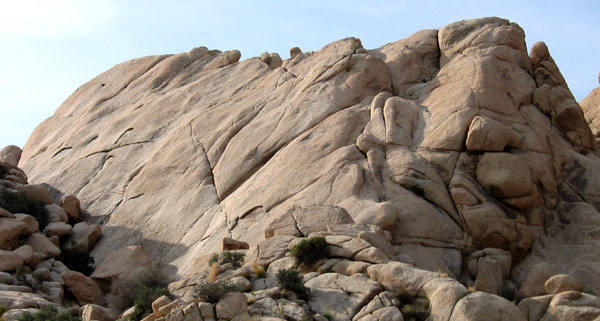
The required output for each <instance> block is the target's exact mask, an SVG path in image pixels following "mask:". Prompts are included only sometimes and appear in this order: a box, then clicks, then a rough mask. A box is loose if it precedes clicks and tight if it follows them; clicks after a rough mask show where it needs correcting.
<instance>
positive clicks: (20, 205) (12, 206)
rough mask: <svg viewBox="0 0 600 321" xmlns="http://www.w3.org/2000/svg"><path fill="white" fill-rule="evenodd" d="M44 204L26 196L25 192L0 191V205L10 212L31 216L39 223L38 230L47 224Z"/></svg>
mask: <svg viewBox="0 0 600 321" xmlns="http://www.w3.org/2000/svg"><path fill="white" fill-rule="evenodd" d="M44 205H45V204H44V203H42V202H40V201H37V200H33V199H30V198H28V197H27V196H26V195H25V193H22V192H11V191H8V190H3V191H2V193H0V207H2V208H4V209H5V210H7V211H9V212H11V213H24V214H29V215H31V216H33V217H34V218H35V219H36V220H37V221H38V223H39V226H40V230H43V229H44V228H45V227H46V225H48V220H49V214H48V210H47V209H46V207H45V206H44Z"/></svg>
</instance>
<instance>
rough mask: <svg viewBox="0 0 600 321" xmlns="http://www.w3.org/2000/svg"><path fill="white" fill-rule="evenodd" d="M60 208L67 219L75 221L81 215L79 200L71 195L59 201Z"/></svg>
mask: <svg viewBox="0 0 600 321" xmlns="http://www.w3.org/2000/svg"><path fill="white" fill-rule="evenodd" d="M60 206H62V208H63V209H64V210H65V213H67V215H68V216H69V219H71V220H74V221H77V220H79V216H80V213H81V203H80V202H79V199H78V198H77V197H75V196H73V195H64V196H63V197H61V199H60Z"/></svg>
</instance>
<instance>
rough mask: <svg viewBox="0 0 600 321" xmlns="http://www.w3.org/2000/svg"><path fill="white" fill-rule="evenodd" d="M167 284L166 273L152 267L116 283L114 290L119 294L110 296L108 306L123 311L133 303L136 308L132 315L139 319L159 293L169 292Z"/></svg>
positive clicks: (165, 293) (149, 308)
mask: <svg viewBox="0 0 600 321" xmlns="http://www.w3.org/2000/svg"><path fill="white" fill-rule="evenodd" d="M168 284H169V279H168V277H167V276H166V274H165V273H164V272H163V271H161V270H160V269H158V268H156V267H153V268H151V269H149V270H147V271H145V272H142V273H139V274H137V275H135V276H132V277H130V278H128V279H127V280H124V281H123V282H121V283H120V284H118V286H117V287H118V289H117V291H115V292H117V293H120V294H121V295H120V296H118V297H115V298H111V299H110V302H109V307H111V308H113V309H114V310H117V311H123V310H125V309H127V308H128V307H130V306H132V305H134V306H135V310H136V312H135V313H134V316H136V317H140V319H141V318H142V317H143V316H145V315H146V312H148V311H151V309H152V302H153V301H154V300H156V299H157V298H158V297H160V296H161V295H168V294H169V291H168V290H167V285H168ZM131 320H138V319H131Z"/></svg>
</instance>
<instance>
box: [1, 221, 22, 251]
mask: <svg viewBox="0 0 600 321" xmlns="http://www.w3.org/2000/svg"><path fill="white" fill-rule="evenodd" d="M26 232H27V225H26V224H25V223H23V222H22V221H19V220H18V219H13V218H0V249H4V250H11V249H12V248H13V247H14V246H15V245H16V242H17V239H18V238H19V236H20V235H21V234H25V233H26Z"/></svg>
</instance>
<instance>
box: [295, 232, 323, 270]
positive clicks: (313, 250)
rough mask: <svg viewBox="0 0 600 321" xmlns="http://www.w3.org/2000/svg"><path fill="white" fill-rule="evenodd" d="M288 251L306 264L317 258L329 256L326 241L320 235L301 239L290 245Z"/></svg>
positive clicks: (313, 261) (312, 262)
mask: <svg viewBox="0 0 600 321" xmlns="http://www.w3.org/2000/svg"><path fill="white" fill-rule="evenodd" d="M290 253H291V254H292V256H295V257H297V258H298V260H300V262H302V263H304V264H306V265H313V264H315V263H316V262H317V261H318V260H320V259H324V258H327V257H328V256H329V250H328V248H327V242H326V241H325V238H324V237H322V236H315V237H311V238H309V239H304V240H301V241H300V242H298V244H296V245H294V246H293V247H292V249H291V250H290Z"/></svg>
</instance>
